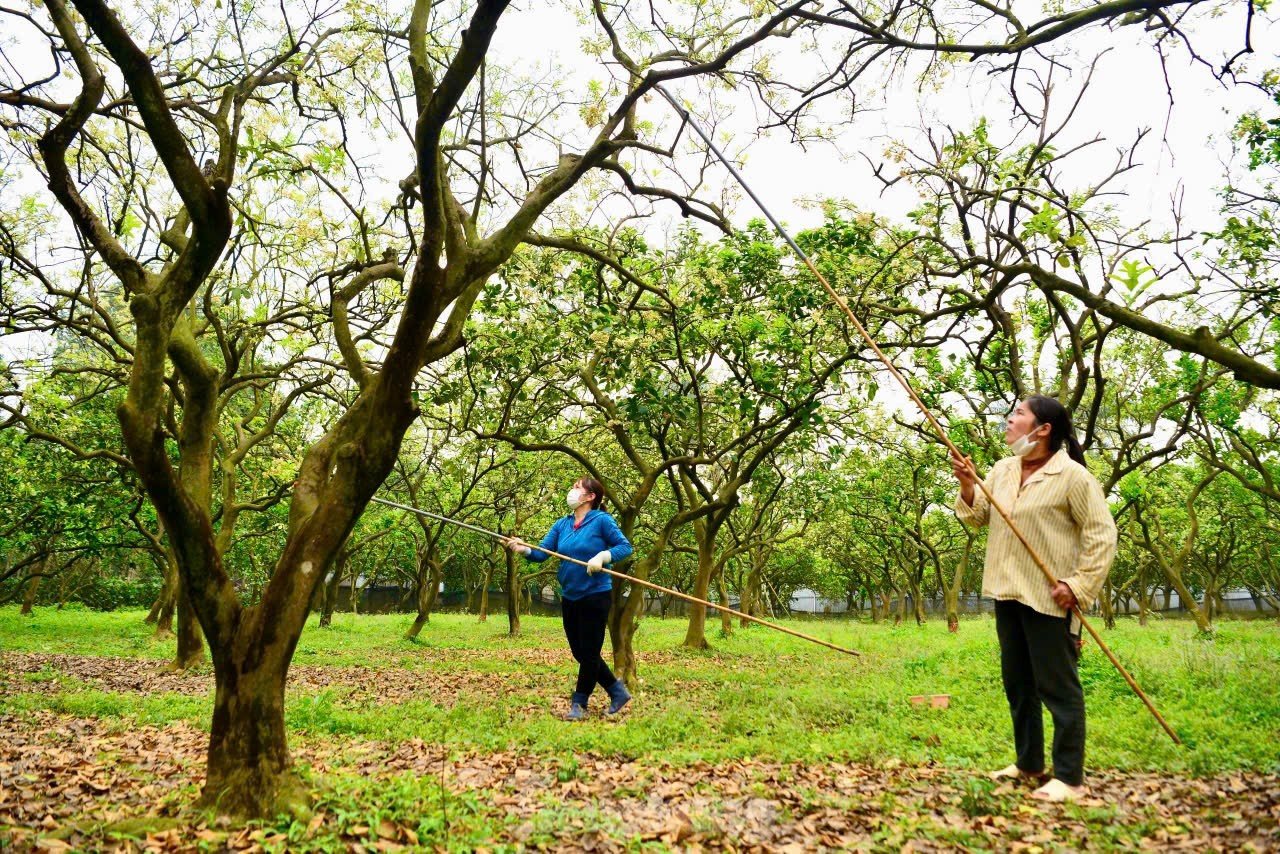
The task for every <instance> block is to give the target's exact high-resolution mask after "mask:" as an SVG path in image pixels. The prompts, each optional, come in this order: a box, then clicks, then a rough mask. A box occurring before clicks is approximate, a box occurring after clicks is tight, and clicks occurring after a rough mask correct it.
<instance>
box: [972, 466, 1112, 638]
mask: <svg viewBox="0 0 1280 854" xmlns="http://www.w3.org/2000/svg"><path fill="white" fill-rule="evenodd" d="M1021 478H1022V461H1021V459H1019V458H1018V457H1006V458H1005V459H1002V460H1000V461H999V462H997V463H996V464H995V465H993V466H992V467H991V471H989V472H988V473H987V476H986V478H985V479H984V480H983V483H985V484H986V485H987V489H989V490H990V491H991V494H992V495H993V496H995V499H996V501H998V502H999V503H1000V505H1001V506H1002V507H1003V508H1004V509H1005V510H1006V511H1008V513H1009V515H1010V516H1012V517H1013V521H1014V524H1015V525H1017V526H1018V530H1020V531H1021V532H1022V535H1023V536H1024V537H1026V538H1027V542H1029V543H1030V544H1031V546H1032V548H1034V549H1035V550H1036V553H1037V554H1039V555H1040V557H1041V558H1043V559H1044V562H1045V563H1046V564H1047V565H1048V567H1049V570H1050V571H1051V572H1053V574H1054V575H1055V576H1057V577H1058V580H1059V581H1063V582H1066V584H1067V586H1069V587H1070V588H1071V591H1072V592H1073V593H1075V595H1076V599H1077V600H1079V602H1080V608H1081V610H1085V609H1087V608H1088V607H1089V606H1090V605H1091V604H1093V602H1094V600H1095V599H1097V598H1098V592H1099V591H1100V590H1101V589H1102V582H1103V581H1104V580H1105V579H1106V577H1107V572H1108V571H1109V570H1110V569H1111V561H1112V560H1113V559H1114V558H1115V556H1116V523H1115V521H1114V520H1113V519H1112V518H1111V511H1110V510H1109V509H1108V507H1107V499H1106V498H1105V497H1104V496H1103V494H1102V487H1101V485H1099V483H1098V480H1097V478H1095V477H1094V476H1093V475H1092V474H1090V472H1089V470H1088V469H1087V468H1085V467H1084V466H1082V465H1080V464H1079V463H1077V462H1076V461H1075V460H1073V459H1071V457H1070V456H1068V455H1067V450H1066V448H1063V449H1061V450H1059V451H1058V452H1057V453H1056V454H1054V455H1053V456H1052V457H1050V458H1049V461H1048V462H1047V463H1045V464H1044V466H1043V467H1041V469H1040V470H1039V471H1037V472H1036V473H1035V474H1033V475H1031V477H1029V478H1027V482H1026V483H1025V484H1021V483H1020V480H1021ZM955 510H956V516H957V517H959V519H960V521H961V522H964V523H965V524H967V525H972V526H973V527H975V528H977V527H981V526H982V525H986V524H988V523H990V526H991V530H990V532H989V533H988V534H987V560H986V565H985V567H984V569H983V572H982V595H983V596H990V597H991V598H993V599H1014V600H1016V601H1018V602H1021V603H1023V604H1024V605H1027V606H1029V607H1031V608H1034V609H1035V610H1037V611H1039V612H1040V613H1042V614H1049V615H1050V616H1054V617H1063V616H1066V613H1067V612H1066V611H1065V610H1064V609H1063V608H1060V607H1058V604H1057V603H1056V602H1054V601H1053V597H1052V596H1050V595H1049V591H1050V589H1051V588H1050V586H1049V582H1048V581H1046V580H1045V577H1044V574H1043V573H1042V572H1041V571H1040V569H1039V568H1038V567H1037V566H1036V564H1035V561H1033V560H1032V559H1031V555H1030V554H1029V553H1028V552H1027V549H1026V546H1024V545H1022V543H1020V542H1019V541H1018V538H1017V537H1016V536H1014V534H1013V531H1012V530H1010V528H1009V525H1008V523H1006V522H1005V521H1004V519H1003V517H1001V516H1000V514H999V513H993V512H991V504H990V502H989V501H987V497H986V495H984V494H983V492H982V490H981V489H978V488H977V487H975V488H974V496H973V506H972V507H970V506H969V505H968V504H965V503H964V499H962V498H957V499H956V505H955ZM1077 628H1078V627H1076V626H1072V629H1073V631H1074V630H1076V629H1077Z"/></svg>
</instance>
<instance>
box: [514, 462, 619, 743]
mask: <svg viewBox="0 0 1280 854" xmlns="http://www.w3.org/2000/svg"><path fill="white" fill-rule="evenodd" d="M603 497H604V487H603V485H601V483H600V481H598V480H594V479H592V478H589V477H584V478H582V479H581V480H579V481H577V482H576V483H575V484H574V485H573V489H571V490H569V494H568V496H567V497H566V500H567V501H568V503H569V510H570V513H569V515H567V516H565V517H563V518H561V519H559V520H558V521H557V522H556V523H555V524H554V525H552V526H551V530H550V531H549V532H548V533H547V535H546V536H545V537H543V538H542V542H541V543H539V546H540V547H541V548H544V549H550V550H551V551H554V552H559V553H560V554H562V555H567V556H569V557H571V558H575V559H577V560H580V561H583V562H584V563H586V564H587V565H586V567H583V566H581V565H579V564H576V563H569V562H568V561H563V560H562V561H560V568H559V570H558V571H557V573H556V578H557V580H558V581H559V582H560V600H561V603H560V604H561V615H562V618H563V620H564V634H565V637H566V638H568V640H569V649H570V650H572V651H573V657H574V660H575V661H577V662H578V684H577V686H576V688H575V690H574V692H573V697H572V698H571V699H570V703H569V712H568V714H566V715H565V719H566V720H571V721H580V720H582V719H584V718H585V717H586V716H587V700H588V699H589V698H590V697H591V692H592V690H594V689H595V687H596V685H597V684H599V685H600V687H601V688H603V689H604V690H605V691H606V692H608V694H609V701H610V702H609V714H611V715H616V714H617V713H618V712H620V711H622V707H623V706H625V705H626V704H627V703H629V702H630V701H631V693H630V692H629V691H627V686H626V685H624V684H623V683H622V680H621V679H619V678H617V677H616V676H614V675H613V671H611V670H610V669H609V665H607V664H605V662H604V659H603V658H602V657H601V656H600V650H601V649H603V648H604V630H605V626H606V625H607V624H608V622H609V608H610V606H611V604H612V601H613V596H612V590H613V581H612V580H611V579H610V577H609V576H608V575H607V574H605V573H603V572H601V571H600V570H601V568H603V567H604V566H605V565H606V564H610V563H617V562H620V561H623V560H626V559H627V558H628V557H630V556H631V552H632V548H631V543H630V542H628V541H627V538H626V537H625V536H624V535H623V533H622V531H621V530H620V529H619V528H618V523H617V522H615V521H613V517H612V516H610V515H609V514H608V513H606V512H604V511H603V510H601V509H600V501H601V499H602V498H603ZM506 545H507V548H509V549H511V550H512V551H514V552H519V553H520V554H522V555H524V556H525V558H526V559H528V560H531V561H535V562H538V563H541V562H542V561H544V560H546V559H547V558H548V557H550V555H549V554H547V553H546V552H543V551H539V550H538V549H535V548H532V547H531V546H529V545H528V544H527V543H524V542H522V541H520V540H518V539H514V538H512V539H509V540H507V542H506Z"/></svg>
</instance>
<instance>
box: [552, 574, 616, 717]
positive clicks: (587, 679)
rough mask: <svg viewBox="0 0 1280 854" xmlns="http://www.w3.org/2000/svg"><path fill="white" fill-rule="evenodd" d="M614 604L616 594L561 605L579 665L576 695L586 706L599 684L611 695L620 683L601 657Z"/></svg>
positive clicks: (565, 633) (601, 594)
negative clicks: (609, 691)
mask: <svg viewBox="0 0 1280 854" xmlns="http://www.w3.org/2000/svg"><path fill="white" fill-rule="evenodd" d="M612 604H613V594H612V593H611V592H610V591H608V590H605V591H603V592H601V593H592V594H591V595H590V596H584V597H582V598H581V599H563V600H561V602H560V616H561V619H563V621H564V636H565V637H566V638H568V639H569V649H570V650H572V651H573V659H574V661H576V662H578V685H577V687H576V688H575V693H576V694H579V695H580V699H581V700H582V701H583V702H584V703H585V702H586V698H587V697H588V696H590V695H591V691H592V689H594V688H595V687H596V684H597V683H599V685H600V687H601V688H603V689H605V690H606V691H608V690H609V689H610V688H612V687H613V683H615V682H617V681H618V678H617V677H616V676H614V675H613V671H612V670H610V669H609V665H607V664H605V663H604V659H603V658H601V657H600V650H601V649H603V648H604V630H605V627H606V626H607V625H608V624H609V608H610V607H611V606H612Z"/></svg>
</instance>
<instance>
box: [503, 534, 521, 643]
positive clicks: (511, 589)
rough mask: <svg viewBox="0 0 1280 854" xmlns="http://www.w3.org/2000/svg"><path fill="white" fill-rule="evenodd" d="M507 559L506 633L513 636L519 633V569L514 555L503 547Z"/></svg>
mask: <svg viewBox="0 0 1280 854" xmlns="http://www.w3.org/2000/svg"><path fill="white" fill-rule="evenodd" d="M503 552H504V553H505V559H506V561H507V634H508V635H510V636H511V637H515V636H516V635H518V634H520V597H521V595H522V594H523V591H522V590H521V589H520V582H519V578H520V571H519V569H518V568H517V566H516V558H515V555H514V554H512V552H511V551H510V549H503Z"/></svg>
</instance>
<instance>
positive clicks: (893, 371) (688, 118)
mask: <svg viewBox="0 0 1280 854" xmlns="http://www.w3.org/2000/svg"><path fill="white" fill-rule="evenodd" d="M653 85H654V88H656V89H657V90H658V92H659V93H660V94H661V95H662V96H663V97H664V98H666V99H667V102H668V103H670V104H671V106H672V107H673V108H674V109H675V111H676V112H677V113H679V114H680V117H681V118H682V119H683V120H684V121H685V122H686V123H688V125H689V127H691V128H693V130H694V133H696V134H697V135H698V136H699V137H701V138H702V141H703V142H704V143H706V145H707V147H708V148H709V149H711V151H712V153H713V154H715V156H716V157H717V158H719V160H720V162H721V163H723V164H724V166H725V168H726V169H728V170H729V173H730V174H731V175H733V177H734V179H735V180H736V181H737V182H738V184H739V185H740V186H741V187H742V189H743V190H745V191H746V193H747V195H748V196H750V197H751V200H752V201H753V202H755V203H756V207H758V208H759V209H760V212H761V213H763V214H764V215H765V217H766V218H767V219H768V220H769V222H770V223H772V224H773V227H774V229H775V230H776V231H777V232H778V234H780V235H781V236H782V239H783V240H785V241H786V242H787V245H788V246H790V247H791V251H793V252H795V254H796V257H798V258H799V259H800V260H801V261H803V262H804V265H805V266H806V267H808V268H809V271H810V272H811V273H813V275H814V276H815V277H816V278H817V279H818V281H819V282H820V283H821V284H822V287H823V289H824V290H825V291H826V292H827V294H828V295H829V296H830V297H831V299H832V300H834V301H835V303H836V305H838V306H839V307H840V309H841V310H842V311H843V312H844V314H845V316H846V317H847V318H849V322H850V323H852V324H853V328H854V329H856V330H857V332H858V334H859V335H860V336H861V337H862V340H863V341H865V342H866V343H867V346H868V347H870V348H871V351H872V352H873V353H875V354H876V358H878V359H879V360H880V362H881V364H883V365H884V366H885V369H886V370H888V371H889V374H890V375H891V376H892V377H893V378H894V379H895V380H897V381H898V384H899V385H901V386H902V389H903V391H905V392H906V393H907V395H908V396H909V397H910V398H911V400H912V402H914V403H915V405H916V406H917V407H918V408H919V409H920V412H921V414H922V415H924V417H925V420H926V421H928V422H929V425H930V426H931V427H933V429H934V432H936V433H937V434H938V438H939V439H941V440H942V443H943V444H944V445H946V446H947V449H948V450H949V451H951V453H952V454H954V455H955V457H956V458H957V459H960V460H964V461H965V463H966V464H967V465H968V466H969V470H970V471H971V472H973V476H974V480H975V481H976V483H977V485H978V488H979V489H981V490H982V492H983V494H984V495H986V496H987V500H988V501H990V502H991V506H992V507H993V508H995V510H996V512H997V513H999V514H1000V516H1001V518H1003V519H1004V521H1005V522H1006V523H1007V524H1008V526H1009V530H1011V531H1013V533H1014V536H1016V537H1017V538H1018V542H1020V543H1022V545H1023V546H1025V547H1026V549H1027V552H1028V553H1029V554H1030V555H1031V559H1032V560H1033V561H1034V562H1035V564H1036V566H1037V567H1039V568H1040V571H1041V572H1042V573H1043V574H1044V577H1045V580H1046V581H1048V582H1049V584H1050V586H1054V585H1057V583H1058V579H1057V577H1056V576H1054V574H1053V571H1052V570H1050V569H1049V567H1048V565H1047V564H1045V562H1044V559H1043V558H1042V557H1040V555H1039V554H1038V553H1037V552H1036V550H1035V549H1034V548H1032V547H1031V543H1029V542H1027V538H1026V537H1025V536H1023V534H1022V531H1020V530H1019V529H1018V526H1017V525H1015V524H1014V523H1013V517H1012V516H1011V515H1009V512H1008V511H1007V510H1005V508H1004V506H1003V505H1001V504H1000V502H998V501H996V498H995V496H994V495H992V494H991V491H990V490H989V489H987V485H986V484H985V483H983V482H982V478H981V477H979V476H978V470H977V468H976V467H975V466H974V465H973V461H972V460H970V459H969V458H968V457H966V456H965V455H964V454H962V453H961V452H960V449H959V448H957V447H956V445H955V443H954V442H952V441H951V437H950V436H948V435H947V431H946V430H945V429H943V427H942V425H941V424H940V423H939V422H938V419H936V418H935V417H934V416H933V413H932V412H931V411H930V410H929V407H928V406H926V405H925V403H924V401H923V400H921V399H920V396H919V395H917V394H916V391H915V389H914V388H912V387H911V383H910V382H908V381H907V378H906V377H905V376H903V375H902V373H901V372H899V371H898V369H897V367H896V366H895V365H894V364H893V362H892V361H890V360H889V357H888V356H886V355H885V354H884V351H883V350H881V349H880V346H879V345H878V344H877V343H876V341H875V339H874V338H872V337H871V333H870V332H868V331H867V329H866V327H865V326H863V325H862V322H861V321H860V320H858V317H857V315H855V314H854V313H853V310H852V309H851V308H849V304H848V303H847V302H845V300H844V298H843V297H841V296H840V294H838V293H836V290H835V288H833V287H831V284H830V283H829V282H828V281H827V278H826V276H824V275H822V273H820V272H819V271H818V268H817V267H816V266H814V263H813V261H812V260H811V259H810V258H809V256H808V254H807V253H805V251H804V250H803V249H801V248H800V247H799V246H798V245H797V244H796V242H795V241H794V240H792V239H791V235H790V234H789V233H787V230H786V229H785V228H783V227H782V223H780V222H778V220H776V219H775V218H774V216H773V213H772V212H771V211H770V210H769V209H768V208H767V207H765V204H764V202H762V201H761V200H760V197H759V196H757V195H756V194H755V191H753V190H752V189H751V187H750V186H749V185H748V184H747V181H746V179H745V178H743V177H742V173H741V172H739V171H738V168H737V167H736V166H734V165H733V162H732V161H731V160H729V158H728V157H726V156H725V155H724V153H723V152H722V151H720V149H719V147H718V146H717V145H716V144H715V142H714V141H713V140H712V139H711V137H710V136H709V135H708V134H707V133H706V131H704V130H703V129H702V126H701V125H700V124H698V122H697V121H696V120H695V119H694V118H693V116H692V115H690V114H689V111H688V110H686V109H685V108H684V107H682V106H681V105H680V103H679V102H678V101H676V99H675V98H673V97H672V96H671V93H670V92H668V91H667V90H666V88H665V87H664V86H663V85H662V84H661V83H658V82H654V84H653ZM1071 611H1072V613H1073V614H1075V615H1076V617H1077V618H1078V619H1079V620H1080V624H1081V625H1082V626H1084V627H1085V628H1086V629H1088V631H1089V634H1090V635H1092V636H1093V639H1094V640H1095V641H1097V643H1098V646H1099V647H1100V648H1101V649H1102V651H1103V652H1104V653H1106V656H1107V658H1108V659H1109V660H1110V661H1111V663H1112V664H1114V665H1115V667H1116V669H1117V670H1119V671H1120V675H1121V676H1123V677H1124V680H1125V681H1126V682H1128V683H1129V687H1130V688H1132V689H1133V690H1134V692H1135V693H1136V694H1137V695H1138V696H1139V697H1140V698H1141V699H1142V702H1143V703H1144V704H1146V707H1147V709H1148V710H1150V712H1151V714H1152V715H1154V716H1155V719H1156V720H1157V721H1159V722H1160V726H1162V727H1164V731H1165V732H1167V733H1168V734H1169V737H1170V738H1172V739H1173V741H1174V743H1175V744H1182V739H1180V738H1178V734H1177V733H1176V732H1174V730H1173V727H1171V726H1169V723H1168V721H1166V720H1165V719H1164V717H1163V716H1162V715H1161V714H1160V712H1159V711H1157V710H1156V707H1155V704H1153V703H1152V702H1151V698H1149V697H1148V696H1147V695H1146V693H1144V692H1143V690H1142V689H1141V688H1140V687H1138V683H1137V682H1135V681H1134V679H1133V677H1132V676H1130V675H1129V671H1127V670H1125V668H1124V666H1123V665H1122V664H1121V663H1120V661H1119V660H1118V659H1117V658H1116V657H1115V654H1114V653H1112V652H1111V649H1110V648H1109V647H1108V646H1107V645H1106V643H1105V642H1104V641H1103V640H1102V638H1101V636H1099V635H1098V633H1097V631H1095V630H1094V628H1093V626H1092V625H1090V624H1089V621H1088V620H1086V619H1085V618H1084V614H1083V613H1081V611H1080V608H1079V606H1078V605H1077V606H1075V607H1073V608H1072V609H1071Z"/></svg>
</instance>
